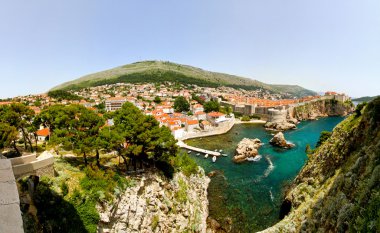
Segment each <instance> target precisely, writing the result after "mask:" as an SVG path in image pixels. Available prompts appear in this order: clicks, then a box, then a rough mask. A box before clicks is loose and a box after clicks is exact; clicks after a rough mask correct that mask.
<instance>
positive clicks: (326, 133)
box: [316, 131, 332, 147]
mask: <svg viewBox="0 0 380 233" xmlns="http://www.w3.org/2000/svg"><path fill="white" fill-rule="evenodd" d="M331 135H332V132H329V131H322V132H321V135H320V136H319V140H318V142H317V145H316V147H320V146H321V145H322V144H323V143H324V142H325V141H326V140H327V139H329V138H330V136H331Z"/></svg>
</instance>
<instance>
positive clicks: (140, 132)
mask: <svg viewBox="0 0 380 233" xmlns="http://www.w3.org/2000/svg"><path fill="white" fill-rule="evenodd" d="M113 119H114V126H113V127H112V130H114V131H115V132H116V133H118V134H119V135H121V136H122V138H123V141H122V143H123V146H122V149H120V151H119V153H120V155H121V156H122V157H123V159H124V161H128V162H129V161H131V162H132V165H133V167H134V169H135V170H137V165H138V163H140V167H142V164H143V163H147V164H151V163H153V164H154V163H155V162H157V161H162V162H166V163H169V161H170V158H171V157H173V156H176V154H177V151H178V148H177V146H176V140H175V139H174V137H173V136H172V134H171V132H170V130H169V129H168V128H167V127H160V125H159V123H158V122H157V121H156V119H154V117H152V116H146V115H144V114H143V113H142V112H141V111H140V110H139V109H138V108H136V107H135V106H134V105H133V104H131V103H129V102H127V103H125V104H124V105H123V106H122V108H121V109H119V110H117V111H116V112H115V113H114V114H113ZM126 166H127V167H128V165H127V164H126Z"/></svg>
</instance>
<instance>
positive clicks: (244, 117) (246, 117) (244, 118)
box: [241, 115, 251, 121]
mask: <svg viewBox="0 0 380 233" xmlns="http://www.w3.org/2000/svg"><path fill="white" fill-rule="evenodd" d="M250 120H251V118H249V116H246V115H244V116H243V117H242V118H241V121H250Z"/></svg>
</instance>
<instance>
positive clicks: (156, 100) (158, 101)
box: [153, 96, 162, 104]
mask: <svg viewBox="0 0 380 233" xmlns="http://www.w3.org/2000/svg"><path fill="white" fill-rule="evenodd" d="M153 102H155V103H156V104H160V103H161V102H162V101H161V98H160V97H159V96H156V97H154V100H153Z"/></svg>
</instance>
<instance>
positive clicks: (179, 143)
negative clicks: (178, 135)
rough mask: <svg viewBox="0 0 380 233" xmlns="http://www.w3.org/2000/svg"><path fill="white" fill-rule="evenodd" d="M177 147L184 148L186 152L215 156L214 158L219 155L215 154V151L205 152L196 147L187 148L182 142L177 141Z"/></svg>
mask: <svg viewBox="0 0 380 233" xmlns="http://www.w3.org/2000/svg"><path fill="white" fill-rule="evenodd" d="M177 145H178V146H179V147H181V148H184V149H187V150H192V151H196V152H200V153H204V154H209V155H215V156H220V155H221V154H220V152H217V151H211V150H205V149H201V148H198V147H194V146H189V145H187V144H186V143H184V142H183V141H178V143H177Z"/></svg>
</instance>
